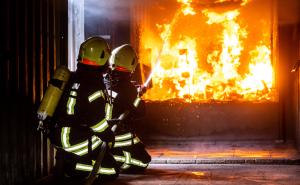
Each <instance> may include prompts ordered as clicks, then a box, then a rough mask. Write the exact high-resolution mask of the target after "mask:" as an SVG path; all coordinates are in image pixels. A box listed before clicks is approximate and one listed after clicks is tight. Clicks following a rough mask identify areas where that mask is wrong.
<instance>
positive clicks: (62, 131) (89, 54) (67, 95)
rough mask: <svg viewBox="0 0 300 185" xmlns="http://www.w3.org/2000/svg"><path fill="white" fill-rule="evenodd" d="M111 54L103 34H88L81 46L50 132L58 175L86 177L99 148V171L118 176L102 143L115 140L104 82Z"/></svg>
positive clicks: (103, 175) (108, 176)
mask: <svg viewBox="0 0 300 185" xmlns="http://www.w3.org/2000/svg"><path fill="white" fill-rule="evenodd" d="M109 56H110V49H109V47H108V44H107V43H106V41H105V40H104V39H103V38H101V37H92V38H89V39H87V40H86V41H84V42H83V43H82V44H81V46H80V50H79V54H78V64H77V70H76V71H75V72H74V73H72V75H71V77H70V79H69V82H68V85H67V86H66V88H65V90H64V93H63V95H62V97H61V100H60V101H59V104H58V106H57V108H56V111H55V114H54V116H53V119H52V120H53V121H52V122H53V123H54V126H53V127H52V128H50V132H49V138H50V141H51V142H52V143H53V144H54V145H55V146H56V148H57V154H56V166H55V172H56V173H55V174H56V175H60V176H61V175H63V176H69V177H78V178H80V179H85V178H86V177H88V175H89V174H90V172H91V171H92V170H93V171H94V169H93V167H94V164H95V159H96V158H97V156H98V154H99V152H104V151H105V153H103V157H102V162H101V165H100V167H99V169H97V170H98V171H97V175H98V176H99V177H100V180H101V179H105V180H106V179H115V178H116V177H118V174H119V169H118V166H117V163H116V161H115V159H114V158H113V156H112V154H111V153H110V152H109V150H108V149H106V150H102V149H103V147H101V146H104V145H106V144H108V145H112V143H113V142H114V133H113V132H112V131H111V127H110V125H109V123H108V121H107V120H108V119H110V118H111V114H110V113H111V105H110V104H109V102H108V101H107V100H108V96H107V93H106V89H105V85H104V83H103V73H105V72H106V70H107V69H108V58H109ZM76 179H77V178H76Z"/></svg>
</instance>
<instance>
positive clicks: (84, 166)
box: [75, 163, 116, 175]
mask: <svg viewBox="0 0 300 185" xmlns="http://www.w3.org/2000/svg"><path fill="white" fill-rule="evenodd" d="M75 169H76V170H79V171H86V172H91V171H92V170H93V165H87V164H82V163H77V164H76V167H75ZM98 173H99V174H104V175H114V174H116V170H115V169H114V168H104V167H101V168H100V169H99V170H98Z"/></svg>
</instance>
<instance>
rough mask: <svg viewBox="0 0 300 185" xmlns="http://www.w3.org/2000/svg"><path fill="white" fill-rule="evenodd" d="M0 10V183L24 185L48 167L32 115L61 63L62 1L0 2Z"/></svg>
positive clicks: (49, 156)
mask: <svg viewBox="0 0 300 185" xmlns="http://www.w3.org/2000/svg"><path fill="white" fill-rule="evenodd" d="M0 8H1V10H0V13H1V16H0V20H1V29H0V30H1V34H0V39H1V40H0V43H1V46H0V89H1V91H0V95H1V96H0V102H1V103H0V105H1V106H0V107H1V108H0V109H1V110H0V146H1V147H0V148H1V153H0V184H1V185H6V184H7V185H10V184H27V183H28V184H29V182H31V181H32V180H34V179H37V178H40V177H41V176H43V175H46V174H48V173H49V171H50V169H51V167H52V165H53V153H54V151H53V148H52V147H50V145H49V143H47V140H46V138H44V137H43V136H42V135H41V133H39V132H37V131H36V118H35V117H36V115H35V112H36V108H37V105H38V103H39V102H40V99H41V97H42V95H43V93H44V91H45V88H46V87H47V83H48V81H49V79H50V77H51V76H52V74H53V72H54V70H55V69H56V67H57V66H58V65H60V64H67V25H68V24H67V17H68V15H67V0H2V1H1V2H0Z"/></svg>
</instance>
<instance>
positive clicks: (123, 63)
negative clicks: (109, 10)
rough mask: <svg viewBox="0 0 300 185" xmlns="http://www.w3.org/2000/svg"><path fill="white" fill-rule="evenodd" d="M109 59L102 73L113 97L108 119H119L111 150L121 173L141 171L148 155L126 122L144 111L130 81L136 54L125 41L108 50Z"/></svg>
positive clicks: (141, 102)
mask: <svg viewBox="0 0 300 185" xmlns="http://www.w3.org/2000/svg"><path fill="white" fill-rule="evenodd" d="M109 63H110V69H111V71H110V73H108V74H106V75H105V78H104V81H105V85H106V88H107V92H108V95H109V96H111V99H112V101H113V102H112V104H113V110H112V118H113V119H112V120H117V121H119V122H118V123H115V125H114V126H113V128H114V129H115V143H114V145H113V148H112V153H113V155H114V158H115V159H116V161H117V162H118V164H119V165H120V170H121V172H122V173H138V172H143V171H144V170H145V169H146V168H147V166H148V164H149V162H150V161H151V156H150V155H149V154H148V153H147V151H146V149H145V146H144V144H143V143H142V142H141V141H140V139H139V138H138V137H137V136H136V134H135V132H134V129H133V128H132V126H131V125H130V122H131V121H132V119H134V118H138V117H141V116H143V114H144V111H145V110H144V104H143V103H144V102H143V101H142V100H141V97H140V94H139V93H138V91H137V87H136V86H135V85H134V84H133V83H132V82H131V77H132V74H133V72H134V71H135V68H136V66H137V64H138V62H137V56H136V53H135V51H134V49H133V48H132V46H130V45H128V44H125V45H122V46H119V47H117V48H115V49H114V50H113V51H112V56H111V57H110V59H109Z"/></svg>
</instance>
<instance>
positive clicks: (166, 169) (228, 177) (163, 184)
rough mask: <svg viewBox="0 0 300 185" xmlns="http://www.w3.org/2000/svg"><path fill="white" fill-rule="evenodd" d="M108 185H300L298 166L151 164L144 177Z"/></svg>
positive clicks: (142, 175) (127, 176)
mask: <svg viewBox="0 0 300 185" xmlns="http://www.w3.org/2000/svg"><path fill="white" fill-rule="evenodd" d="M104 184H105V185H194V184H215V185H229V184H230V185H232V184H238V185H256V184H257V185H258V184H259V185H261V184H266V185H267V184H268V185H271V184H272V185H275V184H276V185H277V184H282V185H300V166H299V165H247V164H246V165H239V164H234V165H228V164H223V165H217V164H213V165H207V164H194V165H190V164H152V165H150V166H149V168H148V170H147V171H146V172H145V174H141V175H123V174H121V175H120V176H119V178H118V179H117V180H115V181H113V182H107V183H104Z"/></svg>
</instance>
